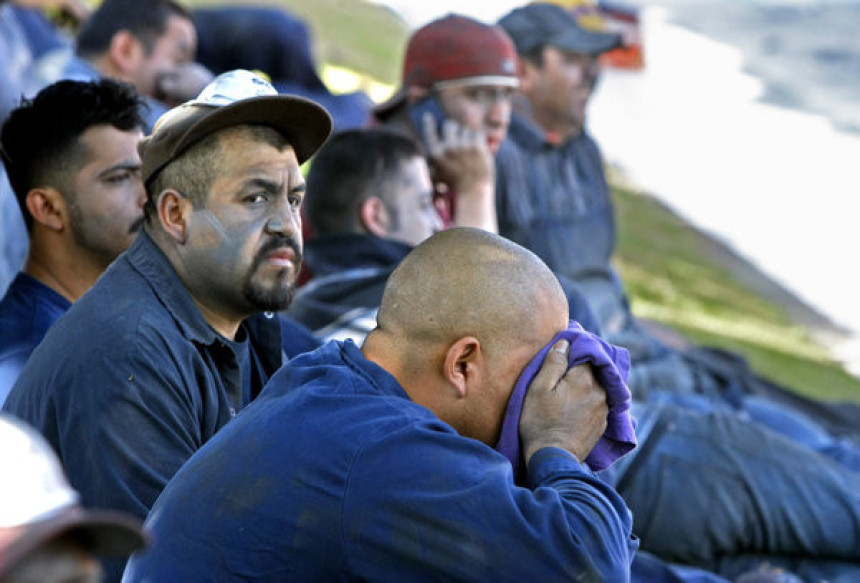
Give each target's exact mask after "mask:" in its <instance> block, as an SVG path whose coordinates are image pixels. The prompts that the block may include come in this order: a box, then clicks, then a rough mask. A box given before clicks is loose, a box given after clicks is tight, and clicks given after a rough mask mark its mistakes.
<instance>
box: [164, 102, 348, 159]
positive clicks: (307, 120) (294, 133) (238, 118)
mask: <svg viewBox="0 0 860 583" xmlns="http://www.w3.org/2000/svg"><path fill="white" fill-rule="evenodd" d="M203 107H205V106H203ZM237 125H263V126H268V127H271V128H273V129H275V130H277V131H278V132H279V133H280V134H282V135H283V136H284V137H285V138H286V139H287V140H289V142H290V145H292V147H293V150H294V151H295V152H296V158H298V161H299V164H302V163H304V162H305V161H307V160H308V159H310V158H311V157H312V156H313V155H314V154H315V153H316V151H317V150H319V148H320V147H321V146H322V145H323V144H324V143H325V141H326V140H327V139H328V137H329V134H331V129H332V121H331V116H329V114H328V112H327V111H326V110H325V108H324V107H322V106H321V105H319V104H318V103H315V102H313V101H311V100H310V99H305V98H303V97H297V96H295V95H271V96H263V97H252V98H250V99H242V100H240V101H237V102H236V103H231V104H230V105H223V106H220V107H218V108H217V110H216V111H213V112H212V113H210V114H209V115H207V116H206V117H204V118H203V119H202V120H200V121H198V122H197V123H195V124H194V125H192V126H191V127H190V128H188V130H187V131H186V132H185V135H184V136H182V138H181V139H180V140H179V141H178V143H177V147H176V151H174V154H173V155H174V157H175V156H178V155H179V154H181V153H182V151H184V150H187V149H188V148H189V147H190V146H192V145H194V144H195V143H197V142H199V141H200V140H201V139H203V138H204V137H206V136H207V135H209V134H211V133H214V132H216V131H218V130H221V129H225V128H228V127H232V126H237Z"/></svg>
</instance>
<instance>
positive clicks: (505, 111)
mask: <svg viewBox="0 0 860 583" xmlns="http://www.w3.org/2000/svg"><path fill="white" fill-rule="evenodd" d="M510 119H511V101H510V99H508V98H505V99H497V100H495V101H494V102H493V103H492V105H491V106H490V107H489V109H487V122H488V123H489V125H490V126H491V127H500V126H506V125H508V122H509V121H510Z"/></svg>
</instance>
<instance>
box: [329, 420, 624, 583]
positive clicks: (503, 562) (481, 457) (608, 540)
mask: <svg viewBox="0 0 860 583" xmlns="http://www.w3.org/2000/svg"><path fill="white" fill-rule="evenodd" d="M529 474H530V487H529V488H520V487H517V486H515V485H514V483H513V478H512V474H511V469H510V464H509V463H508V462H507V460H506V459H505V458H504V457H503V456H501V455H500V454H498V453H497V452H495V451H493V450H492V449H490V448H488V447H487V446H485V445H484V444H482V443H480V442H477V441H474V440H471V439H465V438H463V437H461V436H459V435H457V434H456V433H454V432H453V431H450V430H448V431H445V430H444V429H440V428H438V427H433V426H432V425H431V424H429V423H428V424H424V425H423V426H422V425H419V426H410V427H409V428H407V429H404V430H401V431H394V432H389V433H388V434H386V435H384V436H382V437H381V438H380V439H377V440H372V441H371V442H370V443H369V444H368V445H367V446H365V447H364V448H363V449H362V450H361V452H360V453H359V455H358V456H357V457H356V460H355V462H354V464H353V467H352V470H351V472H350V478H349V484H348V489H347V494H346V497H345V502H344V512H343V516H344V521H343V533H342V537H343V541H342V544H343V546H344V548H345V553H346V557H347V561H349V563H350V565H351V567H352V570H353V572H355V573H357V574H359V575H360V576H361V577H362V578H364V579H366V580H380V579H385V580H404V581H407V580H408V581H493V580H505V581H515V580H532V581H542V582H543V581H578V580H586V581H627V580H629V572H630V564H631V562H632V560H633V554H634V552H635V550H636V547H637V546H638V543H637V541H636V539H635V537H632V518H631V515H630V512H629V511H628V509H627V507H626V506H625V504H624V502H623V500H622V499H621V497H620V496H619V495H618V494H617V493H616V492H615V491H614V490H613V489H612V488H610V487H608V486H606V485H605V484H603V483H602V482H601V481H600V479H599V478H597V477H596V476H595V474H593V473H592V472H591V471H590V470H589V469H588V468H587V467H586V466H584V465H583V464H580V463H579V462H578V461H577V460H576V458H574V457H573V456H572V455H570V454H568V453H567V452H565V451H563V450H560V449H555V448H544V449H542V450H540V451H538V452H537V453H536V454H535V455H534V456H533V457H532V460H531V461H530V463H529Z"/></svg>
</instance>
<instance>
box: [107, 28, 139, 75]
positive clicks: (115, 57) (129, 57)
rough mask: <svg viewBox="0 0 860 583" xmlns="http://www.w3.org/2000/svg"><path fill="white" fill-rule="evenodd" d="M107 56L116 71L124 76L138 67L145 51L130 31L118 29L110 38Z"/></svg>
mask: <svg viewBox="0 0 860 583" xmlns="http://www.w3.org/2000/svg"><path fill="white" fill-rule="evenodd" d="M108 56H109V57H110V61H111V65H112V66H113V67H114V69H115V70H116V71H117V73H118V74H119V75H121V76H123V77H126V76H128V75H130V74H131V71H134V70H135V69H136V68H137V67H138V64H139V63H140V61H141V60H142V59H143V58H144V57H145V51H144V50H143V45H142V44H141V43H140V41H139V40H137V38H136V37H135V36H134V35H133V34H132V33H131V32H130V31H128V30H120V31H119V32H117V33H115V34H114V35H113V37H112V38H111V41H110V47H109V48H108Z"/></svg>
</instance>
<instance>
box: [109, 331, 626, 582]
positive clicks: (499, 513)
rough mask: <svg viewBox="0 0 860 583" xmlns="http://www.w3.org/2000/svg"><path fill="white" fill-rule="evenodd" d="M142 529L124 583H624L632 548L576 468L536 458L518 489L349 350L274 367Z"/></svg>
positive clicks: (341, 347) (338, 346)
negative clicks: (146, 542) (145, 547)
mask: <svg viewBox="0 0 860 583" xmlns="http://www.w3.org/2000/svg"><path fill="white" fill-rule="evenodd" d="M238 459H242V460H243V463H241V464H238V463H235V460H238ZM225 492H229V493H231V494H232V497H231V498H229V502H227V501H226V500H225V496H224V493H225ZM148 527H149V528H150V529H151V531H152V533H153V536H154V539H155V543H154V545H153V546H152V547H151V549H150V550H149V551H147V552H144V553H141V554H139V555H135V557H134V558H133V559H132V561H131V562H130V563H129V567H128V570H127V571H126V574H125V581H129V582H132V583H133V582H136V581H192V580H200V579H201V578H204V579H206V580H207V581H234V580H237V579H242V580H253V581H333V582H334V581H469V582H472V581H541V582H545V581H613V582H614V581H618V582H621V581H627V580H628V578H629V571H630V563H631V561H632V559H633V554H634V552H635V549H636V547H637V544H638V541H637V540H636V539H635V537H632V536H631V530H632V517H631V515H630V513H629V511H628V510H627V508H626V506H625V505H624V502H623V501H622V499H621V497H620V496H619V495H618V494H617V493H616V492H615V491H614V490H612V489H611V488H609V487H608V486H606V485H605V484H603V482H602V481H600V480H599V479H598V478H597V477H596V476H595V475H594V474H593V473H592V472H591V471H590V470H589V469H588V468H587V467H586V466H585V465H583V464H580V463H579V462H578V461H577V460H576V458H574V457H573V456H572V455H570V454H569V453H567V452H565V451H563V450H560V449H556V448H543V449H541V450H539V451H538V452H537V453H535V454H534V456H533V457H532V459H531V460H530V463H529V482H528V487H518V486H516V485H514V482H513V477H512V472H511V465H510V462H508V460H507V459H506V458H505V457H504V456H502V455H501V454H499V453H498V452H496V451H494V450H493V449H492V448H491V447H489V446H487V445H485V444H483V443H481V442H479V441H477V440H475V439H470V438H467V437H463V436H461V435H459V434H458V433H457V432H456V431H455V430H454V429H453V428H452V427H451V426H449V425H448V424H446V423H444V422H443V421H441V420H440V419H439V418H437V417H436V416H435V415H434V414H433V413H432V412H431V411H429V410H428V409H426V408H425V407H423V406H421V405H419V404H417V403H415V402H413V401H412V400H411V399H410V398H409V396H408V394H407V393H406V392H405V391H404V390H403V388H402V387H401V386H400V385H399V384H398V382H397V381H396V379H395V378H394V377H393V376H391V375H390V374H389V373H388V372H386V371H385V370H383V369H382V368H381V367H379V366H377V365H376V364H375V363H373V362H371V361H368V360H367V359H365V358H364V356H363V354H362V353H361V351H360V350H359V349H358V347H357V346H356V345H355V344H353V343H352V342H349V341H347V342H344V343H340V342H329V343H328V344H325V345H324V346H323V347H322V348H320V349H318V350H316V351H314V352H312V353H308V354H305V355H302V356H300V357H298V358H296V359H294V360H293V361H291V362H290V363H288V364H287V365H285V366H284V367H283V368H282V369H281V370H280V371H279V372H278V373H277V374H276V375H275V376H274V377H273V378H272V380H271V381H270V383H269V385H268V386H267V387H266V389H265V390H264V391H263V393H262V394H261V395H260V397H259V399H258V400H257V401H256V402H255V403H253V404H252V405H251V406H250V407H248V408H247V409H246V410H245V411H243V412H242V413H241V414H240V415H239V417H238V418H237V419H236V420H235V421H234V422H233V423H231V424H230V425H229V426H227V427H226V428H225V429H224V431H223V432H221V433H220V434H219V435H218V436H216V438H215V439H213V440H212V442H210V443H209V444H207V446H206V447H205V448H204V449H202V450H201V451H200V452H198V453H197V454H196V455H195V456H194V457H193V458H192V459H191V460H190V461H189V463H188V464H186V465H185V466H184V467H183V468H182V469H181V470H180V472H179V473H178V474H177V476H176V478H175V479H174V480H173V481H172V482H171V483H170V485H169V486H168V487H167V489H166V490H165V492H164V495H163V496H162V497H161V498H160V499H159V500H158V503H157V504H156V506H155V507H154V508H153V512H152V514H151V516H150V519H149V521H148Z"/></svg>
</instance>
